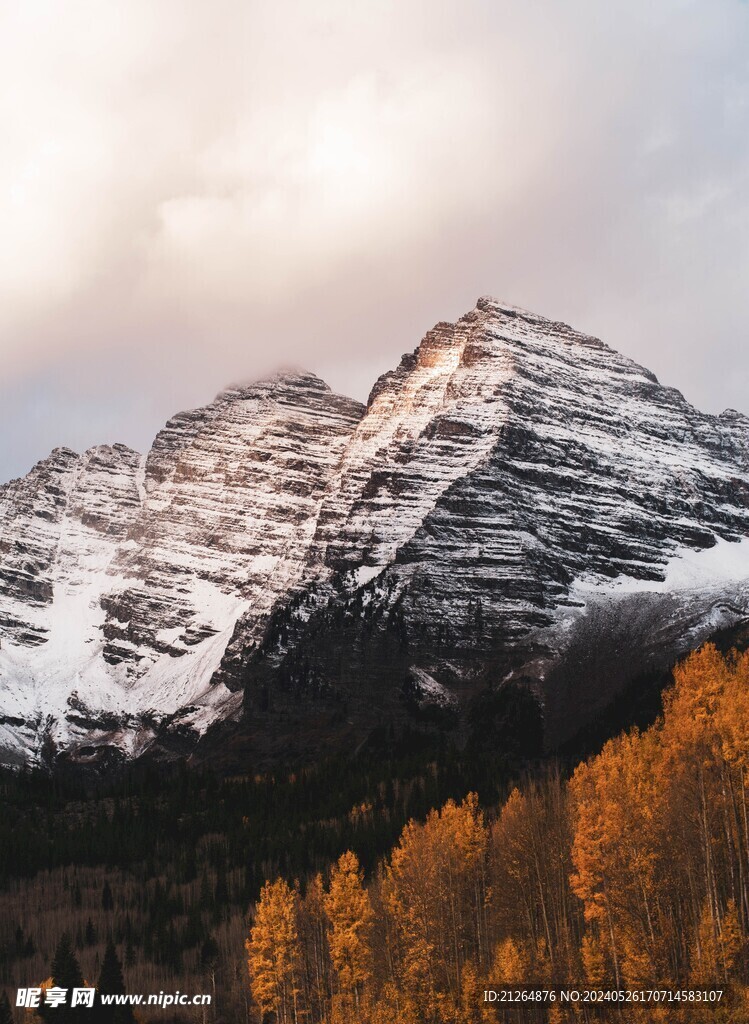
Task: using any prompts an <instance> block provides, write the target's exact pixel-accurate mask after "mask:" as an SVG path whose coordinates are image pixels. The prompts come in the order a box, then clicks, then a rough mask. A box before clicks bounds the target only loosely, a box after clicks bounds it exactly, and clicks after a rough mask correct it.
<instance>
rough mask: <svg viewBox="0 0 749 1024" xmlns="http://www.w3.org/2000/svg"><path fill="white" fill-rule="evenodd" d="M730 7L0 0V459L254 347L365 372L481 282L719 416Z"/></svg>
mask: <svg viewBox="0 0 749 1024" xmlns="http://www.w3.org/2000/svg"><path fill="white" fill-rule="evenodd" d="M747 53H749V8H748V7H747V5H745V4H742V3H739V2H738V0H730V2H729V0H702V2H697V0H691V2H688V0H661V2H660V3H658V4H653V3H650V2H647V3H646V2H645V0H633V2H628V3H624V2H620V0H613V2H610V3H607V4H601V3H600V2H597V0H567V2H565V3H564V4H559V3H556V2H555V0H531V2H523V3H521V2H520V0H512V2H509V0H491V2H488V0H487V2H483V0H455V2H444V3H440V4H435V3H434V2H432V0H430V2H426V0H423V2H422V0H399V2H397V3H396V2H388V0H382V2H372V3H356V4H352V3H350V2H347V3H344V2H343V0H316V2H315V3H314V4H310V3H305V2H302V0H296V2H294V0H279V2H274V3H270V2H268V0H262V2H259V0H256V2H254V3H247V2H246V0H218V2H216V3H214V4H210V5H208V4H205V5H197V4H191V5H185V4H182V3H178V2H176V0H174V2H172V0H161V2H160V3H158V4H153V3H152V2H151V0H134V2H132V3H130V4H128V5H115V4H111V3H109V2H104V3H102V2H97V3H91V4H85V3H83V4H76V5H63V4H56V3H52V4H49V3H43V2H41V0H38V2H34V0H29V3H27V4H23V5H21V4H18V5H6V8H5V9H4V13H3V14H1V15H0V122H1V123H2V129H3V130H2V133H1V134H0V157H1V158H0V218H1V222H2V224H3V231H2V233H1V234H0V356H2V366H3V373H2V377H1V379H0V436H2V438H3V445H2V449H1V450H0V479H5V478H7V477H8V476H10V475H13V474H17V473H20V472H24V471H26V470H27V469H28V468H29V466H30V464H31V463H32V462H33V461H34V460H35V459H37V458H40V457H43V456H44V455H45V454H46V453H47V451H48V450H49V448H51V447H52V446H53V445H55V444H59V443H65V444H69V445H71V446H72V447H76V448H83V447H86V446H88V445H90V444H93V443H97V442H100V441H113V440H122V441H125V442H127V443H130V444H132V445H134V446H135V447H139V448H144V447H145V446H147V444H148V442H149V440H150V438H151V436H152V435H153V433H154V432H155V430H156V429H158V427H159V425H160V424H161V423H162V422H163V421H164V420H165V419H166V418H167V416H168V415H170V414H171V413H172V412H173V411H175V410H176V409H179V408H182V407H186V406H189V405H191V404H197V403H201V402H204V401H207V400H209V399H210V398H211V397H212V395H213V393H214V392H215V391H217V390H218V389H219V388H220V387H221V386H223V385H224V384H226V383H228V382H229V381H231V380H236V379H242V378H251V377H256V376H258V375H262V374H263V373H265V372H267V371H268V370H270V369H272V368H273V367H274V366H275V365H276V364H279V363H287V364H288V363H293V364H301V365H304V366H307V367H309V368H310V369H314V370H316V371H317V372H318V373H320V374H321V375H322V376H324V377H326V379H327V380H328V381H329V382H330V383H331V385H332V386H334V387H336V388H337V389H339V390H342V391H345V392H348V393H352V394H355V395H357V396H359V397H364V396H365V395H366V392H367V390H368V388H369V386H370V385H371V383H372V381H373V379H374V377H375V376H376V375H377V374H378V373H380V372H382V371H383V370H385V369H387V368H389V367H390V366H392V365H393V363H394V362H395V361H396V360H397V359H398V357H399V356H400V354H401V353H402V352H403V351H405V350H408V349H411V348H413V347H414V345H415V344H416V343H417V342H418V340H419V338H420V337H421V335H422V334H423V333H424V331H425V330H426V329H427V328H428V327H430V326H431V325H432V323H434V322H435V321H437V320H439V319H454V318H455V317H457V316H459V315H460V314H461V313H462V312H464V311H465V310H466V309H468V308H470V307H471V306H472V305H473V303H474V301H475V299H476V297H477V296H478V295H479V294H483V293H492V294H495V295H499V296H500V297H502V298H505V299H507V300H508V301H510V302H513V303H515V304H517V305H524V306H527V307H529V308H532V309H535V310H537V311H539V312H543V313H547V314H548V315H551V316H554V317H556V318H559V319H565V320H567V321H569V322H571V323H574V324H575V326H578V327H580V328H582V329H584V330H588V331H590V332H591V333H595V334H598V335H599V336H601V337H603V338H604V339H605V340H606V341H607V342H609V343H610V344H613V345H615V346H616V347H617V348H619V349H620V350H622V351H624V352H626V353H627V354H629V355H631V356H633V357H634V358H636V359H639V360H640V361H641V362H643V363H645V364H646V365H648V366H650V367H651V368H652V369H653V370H655V372H656V373H657V374H658V375H659V376H660V377H661V378H662V379H664V380H666V381H668V382H669V383H673V384H675V385H676V386H678V387H680V388H682V390H684V392H685V393H686V395H687V397H689V398H690V400H692V401H694V402H695V403H696V404H698V405H700V406H701V407H703V408H706V409H709V410H714V411H719V410H720V409H722V408H724V407H726V406H734V407H737V408H740V409H743V410H744V411H747V412H749V404H748V403H747V399H746V397H745V396H746V394H747V383H749V381H748V380H747V378H748V377H749V346H748V345H747V329H748V327H749V292H748V290H747V288H746V282H747V280H748V279H749V276H748V274H747V271H749V265H748V264H749V230H748V229H749V223H747V221H748V219H749V62H747V59H746V54H747Z"/></svg>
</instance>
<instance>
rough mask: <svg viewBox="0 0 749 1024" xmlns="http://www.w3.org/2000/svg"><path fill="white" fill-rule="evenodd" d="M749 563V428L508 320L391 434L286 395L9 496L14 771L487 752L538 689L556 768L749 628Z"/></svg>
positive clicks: (452, 339)
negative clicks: (507, 694) (374, 744)
mask: <svg viewBox="0 0 749 1024" xmlns="http://www.w3.org/2000/svg"><path fill="white" fill-rule="evenodd" d="M747 537H749V422H748V421H747V420H746V418H744V417H742V416H740V415H739V414H737V413H734V412H728V413H725V414H723V415H722V416H718V417H715V416H708V415H704V414H702V413H700V412H698V411H697V410H695V409H693V408H692V407H691V406H690V405H689V404H688V403H687V402H686V401H685V400H684V398H683V397H682V396H681V395H680V394H679V393H678V392H677V391H675V390H673V389H670V388H667V387H663V386H662V385H660V384H659V383H658V381H657V380H656V379H655V377H654V376H653V375H652V374H651V373H650V372H649V371H647V370H645V369H643V368H642V367H640V366H638V365H636V364H635V363H633V362H632V361H631V360H628V359H626V358H624V357H623V356H621V355H619V354H618V353H616V352H614V351H612V350H611V349H609V348H607V347H606V346H605V345H603V344H602V343H601V342H600V341H598V340H596V339H594V338H590V337H587V336H585V335H582V334H579V333H578V332H576V331H574V330H572V329H571V328H570V327H567V326H566V325H564V324H559V323H555V322H552V321H549V320H546V319H544V318H542V317H539V316H535V315H533V314H531V313H528V312H526V311H524V310H520V309H516V308H514V307H510V306H506V305H504V304H502V303H499V302H497V301H495V300H493V299H488V298H485V299H481V300H479V302H478V304H477V306H476V308H475V309H474V310H472V311H471V312H470V313H468V314H467V315H466V316H464V317H462V318H461V319H460V320H459V321H458V322H457V323H455V324H445V323H441V324H438V325H437V326H436V327H435V328H434V329H433V330H432V331H430V332H429V333H428V334H427V336H426V337H425V338H424V340H423V341H422V343H421V345H420V346H419V347H418V348H417V349H416V351H415V352H414V353H412V354H410V355H407V356H404V358H403V359H402V360H401V363H400V365H399V366H398V368H397V369H396V370H394V371H392V372H390V373H388V374H385V375H384V376H383V377H382V378H380V380H379V381H378V382H377V383H376V385H375V387H374V389H373V391H372V394H371V396H370V399H369V402H368V404H367V407H366V409H364V408H363V407H362V406H360V405H359V404H358V403H356V402H352V401H350V400H348V399H345V398H341V397H340V396H337V395H334V394H332V393H331V392H330V390H329V389H328V388H327V387H326V386H325V385H324V384H323V383H322V382H321V381H319V380H318V379H317V378H315V377H314V376H312V375H309V374H286V375H281V376H279V377H277V378H274V379H273V380H271V381H267V382H264V383H261V384H258V385H252V386H248V387H238V388H230V389H228V390H227V391H225V392H223V393H222V394H221V395H219V396H218V398H217V399H216V400H215V402H213V403H212V404H211V405H209V406H207V407H205V408H204V409H200V410H196V411H193V412H189V413H183V414H180V415H178V416H176V417H175V418H174V419H173V420H171V421H170V422H169V423H168V424H167V426H166V428H165V429H164V430H163V431H162V432H161V433H160V434H159V435H158V437H157V438H156V440H155V442H154V445H153V447H152V449H151V451H150V453H149V454H148V456H147V458H141V457H140V456H138V455H137V454H136V453H134V452H131V451H129V450H128V449H126V448H124V447H121V446H114V447H112V448H97V449H94V450H92V451H91V452H87V453H85V454H84V455H82V456H78V455H75V454H74V453H72V452H69V451H67V450H65V449H59V450H56V451H55V452H53V453H52V455H51V456H50V458H49V459H47V460H45V461H44V462H43V463H40V464H39V465H38V466H36V467H35V468H34V469H33V470H32V472H31V473H30V474H29V475H28V476H27V477H26V478H24V479H23V480H20V481H13V482H11V483H10V484H7V485H5V487H4V488H1V489H0V640H1V643H2V646H1V647H0V722H1V723H3V724H0V746H1V747H2V749H3V751H4V754H3V758H4V759H5V760H6V761H14V760H15V761H16V762H19V761H24V760H39V759H45V758H46V759H47V760H51V759H52V760H53V759H54V758H55V757H57V756H59V755H60V753H61V752H62V754H63V755H64V756H66V757H74V758H77V759H78V760H82V761H85V760H86V759H87V758H91V759H95V758H97V757H99V756H100V754H101V751H103V750H107V751H109V752H114V754H115V755H116V756H117V757H129V756H136V755H138V754H140V753H141V752H143V751H144V750H146V749H149V748H152V749H155V748H160V749H164V750H167V749H168V750H171V751H172V752H174V753H180V752H183V751H187V750H189V749H190V748H191V747H192V746H193V745H194V742H195V739H196V737H199V736H201V735H203V734H204V733H205V732H206V730H207V729H208V727H209V726H211V725H215V724H216V723H219V722H221V721H224V720H228V721H238V720H240V719H241V724H240V725H239V726H238V727H237V728H239V729H240V730H244V733H245V734H246V736H249V737H250V741H251V742H250V746H251V747H253V748H254V749H256V751H257V753H258V757H259V758H260V759H262V758H264V757H278V756H290V757H294V756H297V755H299V756H305V755H308V754H310V753H314V752H315V751H316V750H317V749H318V748H319V747H320V745H323V746H324V745H325V744H326V743H328V742H333V741H334V740H336V739H337V742H339V743H343V744H353V745H358V744H359V743H360V742H361V741H362V739H363V738H364V737H366V735H367V734H368V732H369V731H371V730H372V729H373V728H375V727H377V726H378V725H383V724H386V723H396V724H398V723H403V722H406V721H414V722H423V721H425V720H428V719H429V716H430V715H433V716H437V717H438V718H439V719H440V722H441V725H442V726H445V725H447V727H450V728H453V729H455V730H456V736H460V735H461V734H464V733H465V730H466V722H467V721H468V720H469V719H470V716H471V709H472V708H475V706H476V702H477V701H478V700H480V699H481V696H482V695H483V694H486V693H488V692H493V691H496V690H497V688H499V687H501V686H503V685H506V684H507V683H508V681H514V682H515V683H520V684H521V685H522V686H523V687H525V688H526V689H527V690H528V692H529V693H530V694H531V695H532V697H533V700H534V701H535V702H536V704H537V706H538V707H539V709H540V712H541V713H542V714H543V719H544V728H545V733H546V739H547V743H549V744H553V743H556V742H558V741H560V740H562V739H564V738H565V737H568V736H569V735H571V734H572V733H574V732H575V730H576V729H577V728H579V727H580V725H581V724H583V723H584V722H585V721H587V720H589V719H590V718H591V717H592V716H594V715H595V714H596V713H597V712H598V711H599V710H600V709H601V708H603V707H604V706H605V705H606V703H607V702H608V701H610V700H611V698H612V696H613V695H614V694H615V693H616V692H617V691H619V690H621V689H622V687H624V686H626V685H627V683H628V682H629V681H631V680H632V679H633V678H635V677H636V676H637V675H638V673H643V672H647V671H649V670H651V669H654V668H658V667H659V666H662V665H664V664H667V663H668V662H669V661H670V660H672V659H673V658H674V657H676V656H677V655H678V654H679V653H681V652H683V651H685V650H687V649H689V648H691V647H693V646H695V645H696V644H698V643H699V642H700V641H701V640H702V639H704V638H705V637H707V636H709V635H711V634H712V633H714V632H715V631H716V630H718V629H721V628H724V627H732V626H735V625H736V624H739V623H742V622H744V621H746V620H747V618H749V584H748V583H747V581H749V540H746V538H747ZM210 733H211V735H214V736H215V735H217V733H216V729H213V730H210ZM218 735H222V736H223V735H225V733H222V732H221V731H220V730H219V733H218ZM209 739H210V736H209ZM207 742H208V741H204V742H203V747H205V745H206V743H207Z"/></svg>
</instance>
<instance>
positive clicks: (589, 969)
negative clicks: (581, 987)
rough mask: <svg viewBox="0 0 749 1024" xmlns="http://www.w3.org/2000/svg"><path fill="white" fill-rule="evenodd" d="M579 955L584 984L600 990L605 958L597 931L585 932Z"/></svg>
mask: <svg viewBox="0 0 749 1024" xmlns="http://www.w3.org/2000/svg"><path fill="white" fill-rule="evenodd" d="M580 955H581V959H582V962H583V970H584V972H585V980H586V982H587V983H588V985H590V987H591V988H602V987H603V984H604V982H605V980H606V957H605V955H604V952H603V947H602V945H601V940H600V938H599V936H598V933H597V931H595V930H593V929H588V930H587V931H586V932H585V934H584V935H583V940H582V946H581V950H580Z"/></svg>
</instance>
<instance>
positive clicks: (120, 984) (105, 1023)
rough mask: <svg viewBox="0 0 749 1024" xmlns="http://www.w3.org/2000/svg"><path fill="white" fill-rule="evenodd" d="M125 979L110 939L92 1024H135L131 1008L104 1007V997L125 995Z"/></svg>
mask: <svg viewBox="0 0 749 1024" xmlns="http://www.w3.org/2000/svg"><path fill="white" fill-rule="evenodd" d="M124 994H125V979H124V977H123V976H122V964H121V963H120V961H119V958H118V956H117V950H116V949H115V947H114V943H113V942H112V940H111V939H110V940H109V942H108V943H107V948H106V950H105V952H104V959H103V960H102V964H101V971H100V973H99V984H98V985H97V986H96V1016H95V1017H93V1018H92V1020H91V1024H133V1020H134V1017H133V1010H132V1007H131V1006H103V1005H102V1004H101V996H102V995H124Z"/></svg>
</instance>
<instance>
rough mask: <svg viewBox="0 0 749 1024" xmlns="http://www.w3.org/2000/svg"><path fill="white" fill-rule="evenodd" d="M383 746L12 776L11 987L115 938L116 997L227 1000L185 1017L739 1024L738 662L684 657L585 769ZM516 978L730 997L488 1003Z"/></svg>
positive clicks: (1, 864) (84, 962) (97, 953)
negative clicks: (580, 1004) (643, 719)
mask: <svg viewBox="0 0 749 1024" xmlns="http://www.w3.org/2000/svg"><path fill="white" fill-rule="evenodd" d="M381 740H382V745H381V746H378V745H377V743H376V742H373V744H372V745H371V747H370V748H369V749H367V750H362V751H360V752H359V753H358V755H357V757H356V758H354V759H348V760H346V761H344V760H343V759H341V760H338V761H329V762H325V763H322V764H321V765H319V766H318V767H317V768H315V769H309V770H307V771H305V772H296V773H294V772H291V773H288V774H280V773H279V774H277V775H275V776H269V775H257V776H249V775H248V776H244V777H241V778H230V779H224V780H219V779H216V778H214V777H212V776H210V775H203V774H199V773H191V772H190V771H187V770H185V769H180V770H179V771H178V772H176V773H175V774H174V775H173V776H171V777H168V778H166V779H164V778H163V777H159V776H158V775H156V774H154V773H149V772H146V773H143V774H142V775H140V776H138V775H134V774H128V775H127V776H125V778H124V779H123V780H121V781H119V782H110V783H108V784H107V785H106V787H105V788H104V789H102V784H101V783H99V784H97V786H96V788H95V790H94V791H92V790H91V789H90V788H89V787H88V786H85V785H83V784H82V783H75V784H73V783H71V782H67V783H66V782H63V781H61V780H59V779H58V780H57V781H56V782H54V783H52V782H50V781H49V780H45V779H42V778H40V777H39V776H36V775H33V774H22V775H20V776H7V777H6V778H5V780H4V783H3V793H2V798H3V806H2V813H3V817H4V821H5V825H6V827H5V828H4V829H3V831H2V834H1V836H0V880H1V883H2V889H1V890H0V907H1V909H2V913H1V914H0V989H1V988H3V987H6V988H7V990H8V992H9V994H10V995H13V994H14V992H15V988H16V987H17V986H19V985H30V984H35V983H36V984H39V983H41V982H42V981H44V980H45V979H46V978H48V977H49V976H50V971H51V965H52V961H53V959H54V956H55V952H56V950H57V948H58V945H59V943H60V939H61V937H62V935H63V934H64V933H65V932H67V933H69V935H70V938H71V943H72V947H73V950H74V954H75V956H76V957H77V960H78V962H79V964H80V968H81V971H82V974H83V976H84V977H86V978H89V979H96V978H98V977H99V976H100V973H101V967H102V964H103V961H104V958H105V952H106V946H107V943H108V940H109V939H110V938H111V939H112V940H113V943H114V946H115V949H116V951H117V955H118V957H119V959H120V961H121V962H122V963H123V972H124V981H125V986H126V988H127V990H128V991H131V992H145V993H148V992H158V991H160V990H164V991H170V990H171V991H173V990H175V989H180V990H181V991H184V992H192V993H199V992H210V993H213V994H215V997H216V1001H215V1005H214V1006H213V1007H211V1008H210V1009H209V1010H206V1009H205V1008H200V1009H199V1010H198V1009H195V1010H191V1011H190V1012H189V1013H188V1012H187V1011H184V1012H182V1016H179V1017H174V1020H182V1021H188V1020H193V1019H195V1020H203V1019H204V1014H205V1020H206V1021H216V1022H226V1024H229V1022H231V1024H234V1022H237V1021H246V1022H248V1024H259V1022H262V1024H291V1022H292V1021H293V1022H294V1024H300V1022H303V1021H304V1022H310V1024H341V1022H343V1021H347V1022H352V1024H479V1022H482V1024H483V1022H485V1021H492V1020H498V1019H499V1020H502V1019H506V1020H507V1021H518V1022H521V1021H527V1022H529V1024H530V1022H535V1021H545V1020H549V1021H552V1022H553V1021H564V1020H567V1019H569V1020H600V1019H611V1020H620V1021H624V1022H627V1021H639V1020H641V1019H642V1020H648V1021H668V1022H671V1021H674V1022H680V1021H684V1022H692V1021H696V1022H699V1021H700V1020H703V1019H705V1020H716V1021H723V1022H729V1021H731V1022H737V1024H738V1022H741V1021H745V1020H746V1019H748V1018H749V988H747V987H746V986H747V983H749V949H748V947H747V936H748V935H749V808H748V807H747V771H748V770H749V654H739V653H731V654H728V655H727V656H724V655H722V654H720V653H719V652H718V650H717V649H716V648H715V647H713V646H707V647H705V648H703V649H702V650H701V651H700V652H698V653H696V654H694V655H692V656H690V657H689V658H688V659H687V660H686V661H685V662H683V663H682V664H681V665H679V666H677V668H676V670H675V672H674V683H673V686H672V688H671V689H670V690H668V691H667V692H666V694H665V697H664V707H663V714H662V715H661V716H660V717H659V718H658V719H657V720H656V721H655V722H654V723H653V724H651V725H650V726H649V727H647V728H645V729H643V730H642V731H640V730H638V729H636V728H635V729H632V730H631V731H629V732H627V733H623V734H621V735H620V736H618V737H617V738H615V739H612V740H609V741H608V742H607V743H606V744H605V745H604V746H603V748H602V749H600V750H599V752H598V753H596V754H595V755H593V756H591V757H589V758H588V760H586V761H584V762H582V763H580V764H578V765H577V767H576V768H574V770H573V768H572V767H568V766H567V765H565V764H563V763H562V764H559V765H557V766H549V765H542V764H541V762H535V763H534V762H530V761H528V760H527V758H526V759H523V758H522V757H521V756H519V755H518V754H515V755H514V756H513V757H506V756H501V755H500V754H499V753H497V752H495V753H494V754H492V752H491V751H490V750H487V749H479V748H471V749H466V750H464V751H463V752H458V751H456V750H455V749H454V748H452V747H449V746H447V745H446V744H445V743H444V741H440V740H439V739H438V738H434V737H429V736H426V735H419V734H412V735H407V736H403V737H401V738H400V740H396V739H395V738H393V737H381ZM511 779H514V780H515V782H512V783H511V782H510V781H509V780H511ZM521 982H522V983H533V984H537V985H539V986H544V987H545V986H548V985H550V984H557V985H569V986H572V987H583V986H593V987H601V988H613V989H621V988H629V989H631V988H652V987H658V988H662V989H683V988H705V987H712V986H718V987H722V988H723V989H724V990H725V994H724V997H723V999H722V1001H721V1004H720V1005H719V1006H718V1007H717V1008H702V1007H699V1006H696V1005H695V1004H693V1003H692V1004H688V1005H687V1006H686V1007H679V1006H676V1005H674V1004H671V1005H668V1006H661V1007H648V1008H637V1007H629V1008H627V1007H625V1008H611V1007H607V1008H604V1009H603V1010H599V1011H593V1012H591V1011H590V1009H588V1010H584V1009H582V1008H579V1009H578V1011H577V1015H575V1012H573V1011H571V1010H570V1009H569V1008H564V1009H563V1008H561V1007H560V1006H559V1005H556V1006H552V1007H546V1008H539V1007H534V1006H525V1007H524V1008H520V1009H517V1010H513V1011H512V1012H511V1013H509V1015H506V1016H505V1017H504V1018H503V1017H502V1014H501V1013H498V1012H497V1011H496V1010H495V1009H492V1008H490V1007H488V1006H486V1005H485V1004H484V1003H483V1001H482V994H483V990H484V989H485V988H486V987H488V986H494V987H497V986H500V985H513V984H517V983H521ZM21 1013H23V1017H21V1016H20V1014H21ZM190 1013H192V1014H193V1016H190ZM17 1014H18V1016H17V1017H16V1020H17V1021H19V1022H20V1020H21V1019H23V1020H28V1014H27V1013H26V1012H24V1011H17ZM144 1019H145V1018H144ZM148 1019H160V1020H162V1021H165V1020H171V1019H172V1018H171V1017H168V1016H166V1015H165V1014H164V1011H163V1010H155V1011H152V1013H151V1017H150V1018H148Z"/></svg>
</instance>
